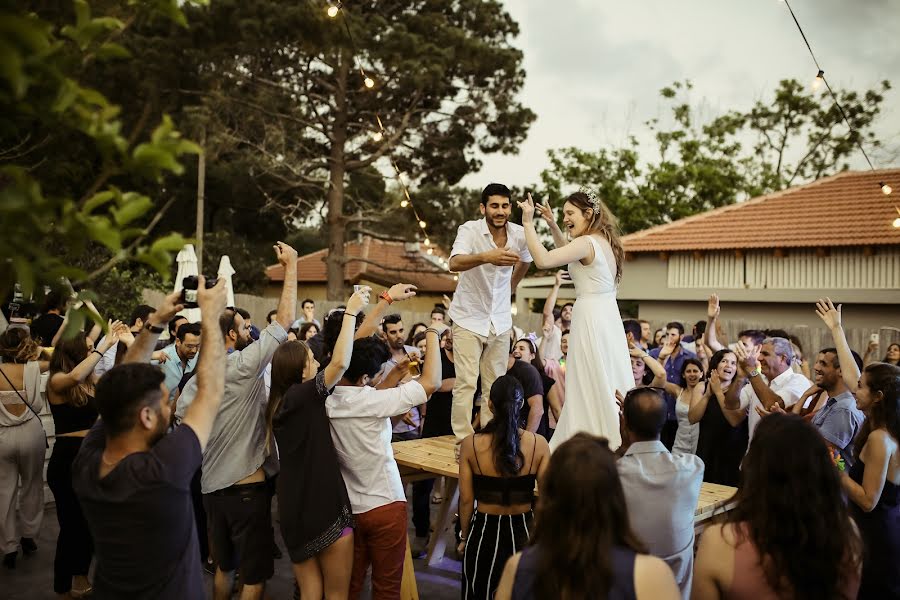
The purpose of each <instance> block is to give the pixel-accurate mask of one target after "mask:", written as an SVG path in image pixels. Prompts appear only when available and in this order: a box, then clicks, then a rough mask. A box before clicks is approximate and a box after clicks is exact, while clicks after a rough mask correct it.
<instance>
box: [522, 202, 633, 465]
mask: <svg viewBox="0 0 900 600" xmlns="http://www.w3.org/2000/svg"><path fill="white" fill-rule="evenodd" d="M518 204H519V208H521V209H522V225H523V226H524V227H525V241H526V242H527V244H528V250H529V252H530V253H531V256H532V257H533V258H534V264H535V265H537V267H538V268H539V269H555V268H557V267H560V266H562V265H568V269H569V275H571V277H572V281H573V282H574V283H575V295H576V298H577V300H576V301H575V308H574V309H573V310H572V324H571V327H570V329H571V334H570V335H569V352H568V357H567V361H566V401H565V404H564V405H563V409H562V414H561V415H560V418H559V422H558V424H557V426H556V432H555V433H554V434H553V438H552V439H551V441H550V448H551V450H553V449H555V448H556V447H557V446H559V445H560V444H562V443H563V442H565V441H566V440H568V439H569V438H570V437H572V436H573V435H575V434H576V433H578V432H579V431H586V432H588V433H591V434H594V435H599V436H603V437H606V438H608V439H609V445H610V448H617V447H618V446H619V445H620V444H621V436H620V434H619V410H618V406H617V404H616V397H615V394H616V391H617V390H618V391H620V392H621V393H623V394H624V393H625V392H626V391H627V390H629V389H631V388H632V387H634V377H633V376H632V373H631V361H630V359H629V354H628V342H627V341H626V340H625V330H624V329H623V328H622V318H621V317H620V316H619V307H618V305H617V304H616V286H617V285H618V283H619V281H620V279H621V278H622V263H623V262H624V257H625V251H624V250H623V249H622V242H621V241H620V240H619V235H618V231H617V226H616V220H615V217H614V216H613V214H612V213H611V212H610V211H609V209H608V208H607V207H606V206H605V205H604V204H603V203H602V202H601V201H600V199H599V198H597V196H596V195H594V193H593V192H591V191H590V190H587V189H585V188H581V189H580V190H579V191H577V192H575V193H574V194H572V195H571V196H569V197H568V198H567V199H566V203H565V205H564V206H563V225H564V226H565V227H566V229H567V230H568V233H569V236H570V237H571V240H572V241H570V242H568V243H566V238H565V236H564V235H563V232H562V230H561V229H560V228H559V225H558V224H557V223H556V219H555V218H554V216H553V212H552V210H551V209H550V206H549V205H548V204H547V203H546V201H545V203H544V204H542V205H538V206H535V204H534V201H533V200H532V199H531V194H528V196H527V198H526V200H525V201H524V202H519V203H518ZM535 211H537V212H538V213H539V214H540V216H541V217H542V218H543V219H544V220H545V221H546V222H547V224H548V225H549V226H550V232H551V233H552V234H553V241H554V243H555V245H556V248H555V249H553V250H547V249H546V248H544V246H543V245H542V244H541V242H540V240H539V239H538V236H537V232H536V231H535V229H534V213H535Z"/></svg>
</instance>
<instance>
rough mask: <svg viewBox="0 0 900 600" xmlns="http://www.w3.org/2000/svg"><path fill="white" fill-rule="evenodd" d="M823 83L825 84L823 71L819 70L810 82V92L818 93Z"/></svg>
mask: <svg viewBox="0 0 900 600" xmlns="http://www.w3.org/2000/svg"><path fill="white" fill-rule="evenodd" d="M823 83H825V71H823V70H822V69H819V72H818V73H816V77H815V79H813V82H812V91H814V92H818V91H819V88H821V87H822V84H823Z"/></svg>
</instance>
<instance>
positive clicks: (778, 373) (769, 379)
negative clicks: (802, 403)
mask: <svg viewBox="0 0 900 600" xmlns="http://www.w3.org/2000/svg"><path fill="white" fill-rule="evenodd" d="M734 352H735V355H737V359H738V364H739V365H740V367H741V368H742V369H743V371H744V373H746V374H747V379H745V380H744V383H743V384H742V383H741V382H738V381H736V382H735V383H733V384H732V385H731V387H730V388H729V389H728V393H727V394H726V395H725V408H730V409H737V408H741V409H743V410H749V412H748V416H747V418H748V425H749V428H750V439H751V440H752V439H753V432H754V430H756V426H757V424H759V420H760V419H761V418H762V417H761V416H760V414H759V411H757V408H760V409H762V410H763V411H771V410H772V407H773V406H774V405H775V404H778V405H779V406H780V407H781V408H785V409H787V408H790V407H791V406H793V405H794V404H795V403H796V402H797V400H799V399H800V396H802V395H803V392H805V391H806V390H807V389H809V386H810V385H812V382H810V381H809V379H807V378H806V377H804V376H803V375H801V374H800V373H794V371H792V370H791V362H793V360H794V349H793V348H792V347H791V342H790V340H787V339H785V338H780V337H774V338H766V339H765V340H763V343H762V346H759V347H757V348H753V349H750V350H748V349H747V348H746V346H744V344H738V345H737V346H735V349H734ZM738 390H740V395H738Z"/></svg>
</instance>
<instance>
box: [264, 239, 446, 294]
mask: <svg viewBox="0 0 900 600" xmlns="http://www.w3.org/2000/svg"><path fill="white" fill-rule="evenodd" d="M411 247H412V248H415V251H413V252H407V244H405V243H403V242H389V241H385V240H378V239H374V238H372V237H369V236H364V237H363V238H362V241H353V242H345V243H344V255H345V257H346V258H347V259H349V261H348V262H347V263H346V264H345V265H344V281H345V282H346V283H348V284H356V283H359V282H360V281H372V282H375V283H379V284H381V285H384V286H391V285H393V284H395V283H398V282H401V281H402V282H404V283H412V284H413V285H415V286H417V287H418V288H419V290H420V291H423V292H440V293H446V292H452V291H453V290H455V289H456V281H454V279H453V273H449V272H447V271H446V270H442V268H441V266H440V265H439V264H436V263H434V262H432V261H431V258H432V257H430V256H428V255H427V251H428V249H427V248H426V247H425V245H424V244H415V243H413V244H412V245H411ZM327 256H328V249H327V248H326V249H323V250H318V251H316V252H313V253H312V254H306V255H304V256H301V257H300V258H298V259H297V281H299V282H304V283H325V282H326V281H327V280H328V276H327V274H326V269H325V258H326V257H327ZM434 256H435V257H443V258H444V259H445V260H447V257H446V255H445V253H444V252H442V251H441V250H439V249H437V248H435V254H434ZM266 275H267V276H268V278H269V281H284V267H282V266H281V265H272V266H269V267H266Z"/></svg>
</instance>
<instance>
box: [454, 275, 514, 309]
mask: <svg viewBox="0 0 900 600" xmlns="http://www.w3.org/2000/svg"><path fill="white" fill-rule="evenodd" d="M453 281H459V275H454V276H453ZM510 308H512V307H510Z"/></svg>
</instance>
